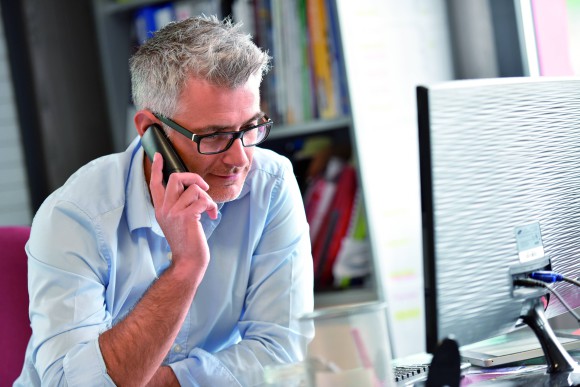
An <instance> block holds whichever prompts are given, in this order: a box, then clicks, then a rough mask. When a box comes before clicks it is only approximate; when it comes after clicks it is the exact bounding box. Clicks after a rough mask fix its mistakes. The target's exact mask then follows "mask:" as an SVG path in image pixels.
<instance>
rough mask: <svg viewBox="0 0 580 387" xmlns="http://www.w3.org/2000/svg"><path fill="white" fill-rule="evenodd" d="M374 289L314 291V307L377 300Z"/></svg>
mask: <svg viewBox="0 0 580 387" xmlns="http://www.w3.org/2000/svg"><path fill="white" fill-rule="evenodd" d="M376 300H377V292H376V290H374V289H346V290H337V291H329V292H317V293H314V309H320V308H328V307H333V306H337V305H349V304H359V303H362V302H369V301H376Z"/></svg>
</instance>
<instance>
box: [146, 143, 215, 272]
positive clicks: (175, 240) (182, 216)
mask: <svg viewBox="0 0 580 387" xmlns="http://www.w3.org/2000/svg"><path fill="white" fill-rule="evenodd" d="M149 188H150V190H151V198H152V199H153V206H154V207H155V217H156V218H157V221H158V222H159V225H160V226H161V229H162V230H163V233H164V234H165V237H166V238H167V242H168V243H169V246H170V247H171V252H172V254H173V263H174V264H175V265H181V264H183V265H186V266H188V267H192V269H194V270H196V272H197V274H201V275H203V273H205V269H206V268H207V265H208V263H209V258H210V257H209V249H208V246H207V241H206V239H205V234H204V232H203V228H202V227H201V223H200V222H199V220H200V219H201V215H202V214H203V213H204V212H207V214H208V215H209V217H210V218H212V219H215V218H217V212H218V208H217V204H216V203H215V202H214V201H213V200H212V198H211V197H210V196H209V195H208V193H207V192H206V191H207V190H208V189H209V185H208V184H207V183H206V182H205V181H204V180H203V179H202V178H201V177H200V176H199V175H196V174H194V173H189V172H186V173H173V174H171V176H170V177H169V180H168V182H167V187H164V186H163V158H162V157H161V155H160V154H159V153H156V154H155V156H154V158H153V165H152V167H151V181H150V183H149ZM183 261H186V262H183Z"/></svg>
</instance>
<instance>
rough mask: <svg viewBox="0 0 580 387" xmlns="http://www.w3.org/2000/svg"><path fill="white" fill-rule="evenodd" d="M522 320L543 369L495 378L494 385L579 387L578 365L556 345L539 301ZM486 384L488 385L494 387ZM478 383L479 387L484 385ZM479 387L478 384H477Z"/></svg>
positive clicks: (533, 303)
mask: <svg viewBox="0 0 580 387" xmlns="http://www.w3.org/2000/svg"><path fill="white" fill-rule="evenodd" d="M530 302H531V304H530V306H529V308H528V309H527V311H526V312H525V313H524V314H523V315H522V316H521V318H522V320H523V321H524V322H525V323H526V324H527V325H528V326H529V327H530V328H532V330H533V331H534V333H535V334H536V337H537V338H538V340H539V341H540V345H541V346H542V350H543V351H544V357H545V359H546V369H545V370H541V371H532V372H530V373H523V374H518V375H509V376H504V377H498V378H496V379H495V380H494V383H497V382H500V383H502V384H501V385H502V386H526V387H533V386H580V366H579V365H578V363H577V362H576V361H574V359H573V358H572V356H570V354H569V353H568V352H567V351H566V349H565V348H564V347H563V346H562V344H560V342H559V341H558V339H557V338H556V335H555V334H554V331H553V330H552V327H550V323H549V322H548V319H547V318H546V315H545V314H544V306H543V304H542V303H541V302H540V300H539V299H535V300H531V301H530ZM494 383H490V384H494ZM486 384H487V383H485V382H484V383H482V384H481V385H486ZM477 385H479V384H477Z"/></svg>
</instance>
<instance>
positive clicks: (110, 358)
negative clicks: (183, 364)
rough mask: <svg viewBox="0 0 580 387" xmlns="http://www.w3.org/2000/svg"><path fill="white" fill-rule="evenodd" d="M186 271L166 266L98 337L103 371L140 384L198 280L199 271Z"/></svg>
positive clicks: (168, 341) (159, 357)
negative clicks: (116, 320)
mask: <svg viewBox="0 0 580 387" xmlns="http://www.w3.org/2000/svg"><path fill="white" fill-rule="evenodd" d="M187 273H190V271H189V270H180V269H179V268H176V267H175V266H173V265H172V266H171V267H169V268H168V269H167V270H166V272H165V273H163V274H162V275H161V276H160V277H159V279H158V280H157V281H156V282H155V283H154V284H153V285H152V286H151V288H149V290H148V291H147V292H146V293H145V295H144V296H143V298H142V299H141V300H140V301H139V302H138V303H137V305H136V306H135V308H134V309H133V311H131V312H130V313H129V314H128V315H127V317H126V318H125V319H123V320H122V321H121V322H119V323H118V324H116V325H115V326H113V327H112V328H111V329H109V330H108V331H106V332H104V333H103V334H101V336H100V337H99V345H100V348H101V353H102V354H103V359H104V361H105V364H106V366H107V373H108V374H109V376H110V377H111V378H112V379H113V381H114V382H115V383H116V384H117V385H120V386H129V385H135V386H143V385H145V384H147V383H148V382H149V381H150V380H151V378H152V377H153V375H154V374H155V372H156V371H157V370H158V368H159V367H160V365H161V363H162V361H163V359H164V357H165V355H166V354H167V352H168V351H169V349H170V348H171V345H172V344H173V341H174V340H175V337H176V336H177V334H178V332H179V330H180V329H181V325H182V323H183V320H184V318H185V316H186V314H187V311H188V309H189V306H190V305H191V302H192V300H193V296H194V295H195V291H196V289H197V287H198V286H199V282H201V276H200V275H197V276H196V275H195V274H193V275H191V274H189V275H188V274H187ZM196 277H200V278H199V280H197V281H196V280H195V278H196ZM169 371H171V370H169Z"/></svg>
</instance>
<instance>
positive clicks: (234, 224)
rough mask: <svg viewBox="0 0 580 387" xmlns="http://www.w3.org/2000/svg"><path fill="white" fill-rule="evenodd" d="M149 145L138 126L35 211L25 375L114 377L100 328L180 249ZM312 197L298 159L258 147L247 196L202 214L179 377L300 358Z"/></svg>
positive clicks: (215, 375)
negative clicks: (299, 177) (201, 243)
mask: <svg viewBox="0 0 580 387" xmlns="http://www.w3.org/2000/svg"><path fill="white" fill-rule="evenodd" d="M143 157H144V152H143V149H142V147H141V144H140V141H139V138H136V139H135V141H133V143H132V144H131V145H130V146H129V148H128V149H127V150H126V151H125V152H123V153H119V154H115V155H109V156H105V157H102V158H99V159H97V160H95V161H92V162H91V163H89V164H87V165H86V166H84V167H82V168H81V169H80V170H79V171H77V172H76V173H75V174H74V175H72V176H71V177H70V179H69V180H68V181H67V182H66V183H65V184H64V185H63V186H62V187H61V188H59V189H58V190H56V191H55V192H54V193H53V194H52V195H50V197H49V198H47V199H46V201H45V202H44V203H43V205H42V206H41V208H40V209H39V210H38V212H37V214H36V215H35V217H34V221H33V225H32V232H31V237H30V240H29V242H28V244H27V247H26V251H27V253H28V270H29V273H28V287H29V292H30V300H31V301H30V319H31V324H32V329H33V334H32V338H31V339H30V342H29V344H28V348H27V351H26V358H25V364H24V369H23V371H22V374H21V376H20V378H19V379H18V380H17V381H16V384H15V385H16V386H35V385H41V384H42V385H46V386H57V385H63V386H66V385H68V386H93V385H99V386H102V385H114V384H113V382H112V380H111V379H110V378H109V376H108V375H107V372H106V369H105V363H104V361H103V358H102V355H101V352H100V349H99V345H98V336H99V334H100V333H102V332H103V331H105V330H107V329H109V328H111V327H112V326H113V325H115V324H116V323H117V322H119V321H120V320H121V319H123V317H125V316H126V315H127V314H128V313H130V311H131V309H132V308H133V307H134V306H135V304H136V303H137V302H138V301H139V299H140V298H141V297H142V296H143V294H144V293H145V292H146V291H147V289H148V288H149V286H150V285H151V284H152V282H154V281H155V280H156V279H157V278H158V277H159V276H160V275H161V274H162V273H163V271H164V270H165V269H166V268H167V267H168V266H169V264H170V261H171V251H170V247H169V245H168V244H167V240H166V239H165V237H164V236H163V232H162V231H161V228H160V227H159V224H158V223H157V221H156V219H155V214H154V210H153V206H152V204H151V201H150V195H149V192H148V189H147V183H146V181H145V178H144V173H143ZM303 208H304V207H303V203H302V198H301V194H300V191H299V188H298V185H297V182H296V179H295V177H294V175H293V172H292V167H291V164H290V162H289V161H288V160H287V159H286V158H283V157H282V156H279V155H277V154H275V153H273V152H271V151H268V150H264V149H259V148H256V149H255V153H254V160H253V163H252V167H251V170H250V172H249V174H248V177H247V179H246V182H245V184H244V186H243V188H242V191H241V194H240V196H239V197H238V198H237V199H236V200H233V201H231V202H227V203H225V204H221V205H220V211H219V215H218V218H217V220H211V219H210V218H209V217H208V216H207V215H206V214H204V216H203V217H202V224H203V228H204V231H205V234H206V237H207V241H208V244H209V248H210V254H211V260H210V263H209V267H208V269H207V271H206V274H205V276H204V279H203V281H202V283H201V285H200V287H199V289H198V290H197V293H196V295H195V299H194V300H193V303H192V305H191V308H190V310H189V313H188V314H187V317H186V318H185V322H184V323H183V326H182V327H181V330H180V332H179V335H178V336H177V338H176V340H175V343H174V344H173V346H172V349H171V351H170V352H169V353H168V354H167V357H166V358H165V361H164V364H166V365H170V366H171V367H172V369H173V371H174V372H175V374H176V375H177V378H178V380H179V382H180V383H181V385H182V386H231V385H243V386H248V385H255V384H259V383H260V382H261V381H262V374H263V367H264V366H266V365H268V364H272V363H276V362H293V361H298V360H301V359H302V358H303V356H304V352H305V348H306V345H307V342H308V341H309V339H310V338H311V337H312V336H313V330H312V327H308V328H306V329H305V328H304V326H302V325H300V324H299V322H298V321H297V318H298V317H299V316H300V315H301V314H303V313H305V312H309V311H311V310H312V308H313V294H312V289H313V279H312V256H311V252H310V240H309V237H308V225H307V223H306V218H305V214H304V209H303ZM142 334H143V335H147V334H148V332H142ZM135 350H136V351H137V350H139V349H138V346H136V347H135Z"/></svg>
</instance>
